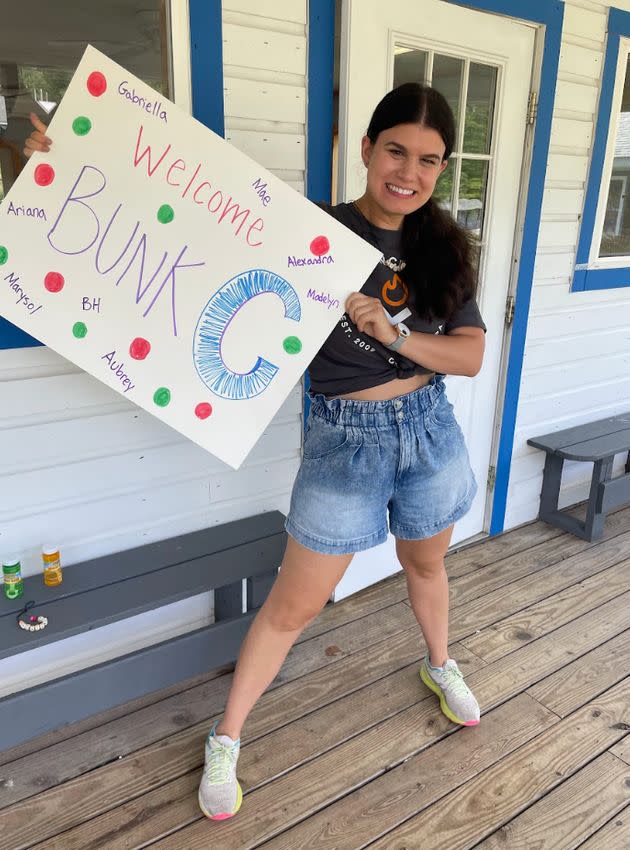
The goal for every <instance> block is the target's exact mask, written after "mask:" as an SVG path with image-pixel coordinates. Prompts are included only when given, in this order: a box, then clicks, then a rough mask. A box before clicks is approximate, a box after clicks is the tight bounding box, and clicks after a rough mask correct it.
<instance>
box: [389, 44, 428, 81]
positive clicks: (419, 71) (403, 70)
mask: <svg viewBox="0 0 630 850" xmlns="http://www.w3.org/2000/svg"><path fill="white" fill-rule="evenodd" d="M427 58H428V53H427V52H426V50H414V49H413V48H412V47H401V46H399V45H396V48H395V50H394V88H396V86H401V85H402V84H403V83H420V84H421V85H424V84H425V83H426V80H427Z"/></svg>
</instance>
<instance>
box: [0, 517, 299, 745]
mask: <svg viewBox="0 0 630 850" xmlns="http://www.w3.org/2000/svg"><path fill="white" fill-rule="evenodd" d="M285 542H286V532H285V530H284V516H283V515H282V514H281V513H279V512H278V511H274V512H270V513H267V514H261V515H259V516H254V517H249V518H247V519H243V520H238V521H236V522H230V523H226V524H225V525H220V526H215V527H214V528H209V529H205V530H202V531H195V532H192V533H190V534H183V535H181V536H179V537H173V538H171V539H169V540H163V541H160V542H158V543H149V544H146V545H144V546H139V547H138V548H135V549H130V550H128V551H125V552H119V553H117V554H114V555H107V556H105V557H101V558H95V559H93V560H90V561H85V562H84V563H82V564H76V565H73V566H70V567H65V568H64V571H63V583H62V584H61V585H59V586H58V587H54V588H51V587H46V586H45V585H44V583H43V580H42V577H41V575H38V576H33V577H29V578H27V579H25V582H24V584H25V590H24V596H23V597H22V598H21V599H18V600H13V601H9V600H7V599H5V598H4V596H3V595H2V597H1V598H0V658H7V657H9V656H15V655H18V654H19V653H22V652H25V651H27V650H31V649H35V648H36V647H40V646H44V645H46V644H50V643H52V642H53V641H59V640H62V639H64V638H68V637H72V636H73V635H77V634H80V633H82V632H86V631H90V630H92V629H96V628H99V627H100V626H104V625H107V624H109V623H114V622H116V621H119V620H123V619H126V618H127V617H132V616H135V615H136V614H141V613H143V612H146V611H149V610H152V609H155V608H160V607H161V606H163V605H168V604H170V603H172V602H177V601H179V600H181V599H185V598H187V597H190V596H194V595H196V594H199V593H203V592H205V591H208V590H214V591H215V594H214V609H215V623H214V624H213V625H210V626H207V627H205V628H201V629H195V630H194V631H191V632H187V633H186V634H182V635H179V636H178V637H175V638H172V639H170V640H167V641H163V642H161V643H157V644H154V645H152V646H148V647H145V648H144V649H140V650H137V651H135V652H131V653H129V654H127V655H123V656H122V657H118V658H113V659H111V660H110V661H105V662H103V663H101V664H97V665H95V666H92V667H88V668H87V669H84V670H80V671H78V672H76V673H72V674H70V675H67V676H62V677H59V678H57V679H53V680H52V681H49V682H45V683H43V684H41V685H37V686H35V687H33V688H30V689H28V690H22V691H19V692H18V693H15V694H10V695H8V696H5V697H4V698H2V699H0V750H4V749H8V748H9V747H13V746H15V745H17V744H19V743H21V742H23V741H25V740H28V739H29V738H32V737H34V736H36V735H39V734H41V733H43V732H47V731H50V730H52V729H57V728H59V727H60V726H63V725H65V724H67V723H72V722H74V721H76V720H81V719H83V718H85V717H88V716H89V715H91V714H94V713H96V712H100V711H103V710H105V709H107V708H111V707H113V706H115V705H120V704H121V703H124V702H128V701H129V700H132V699H135V698H137V697H140V696H144V695H145V694H148V693H151V692H152V691H157V690H159V689H161V688H165V687H168V686H170V685H173V684H175V683H176V682H179V681H182V680H184V679H188V678H190V677H193V676H197V675H200V674H201V673H204V672H206V671H207V670H211V669H213V668H215V667H219V666H222V665H224V664H227V663H231V662H233V661H234V660H235V659H236V657H237V655H238V650H239V647H240V644H241V641H242V639H243V637H244V635H245V633H246V631H247V628H248V627H249V624H250V622H251V620H252V619H253V617H254V615H255V613H256V610H257V609H258V608H259V607H260V606H261V605H262V603H263V601H264V599H265V597H266V596H267V593H268V592H269V590H270V588H271V585H272V584H273V581H274V578H275V575H276V573H277V570H278V567H279V565H280V562H281V560H282V555H283V552H284V547H285ZM243 580H246V594H245V596H246V601H245V606H243ZM30 600H34V601H35V603H36V606H35V608H33V611H34V612H37V613H38V614H43V615H45V616H46V617H47V618H48V626H47V627H46V629H44V630H43V631H38V632H26V631H24V630H23V629H20V628H19V627H18V625H17V620H16V618H17V615H18V614H19V612H20V611H21V610H22V609H23V608H24V606H25V604H26V602H28V601H30ZM243 607H245V612H243ZM29 613H30V612H29Z"/></svg>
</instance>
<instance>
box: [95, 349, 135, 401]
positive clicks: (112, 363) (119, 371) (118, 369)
mask: <svg viewBox="0 0 630 850" xmlns="http://www.w3.org/2000/svg"><path fill="white" fill-rule="evenodd" d="M115 356H116V349H114V350H113V351H108V352H107V354H103V356H102V357H101V360H107V362H108V363H109V368H110V369H111V370H112V372H113V373H114V374H115V375H116V377H117V378H118V379H119V380H120V382H121V383H122V385H123V387H124V390H123V392H124V393H126V392H129V390H132V389H133V388H134V387H135V384H132V383H131V378H130V377H129V375H127V374H126V373H125V371H124V369H125V364H124V363H123V362H122V361H120V360H114V357H115Z"/></svg>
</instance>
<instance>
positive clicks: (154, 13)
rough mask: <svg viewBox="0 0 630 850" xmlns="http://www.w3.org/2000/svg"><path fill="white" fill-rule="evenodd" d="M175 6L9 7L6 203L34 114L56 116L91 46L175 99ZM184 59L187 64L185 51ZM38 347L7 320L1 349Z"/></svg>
mask: <svg viewBox="0 0 630 850" xmlns="http://www.w3.org/2000/svg"><path fill="white" fill-rule="evenodd" d="M170 6H171V0H111V2H109V3H96V4H91V3H85V2H83V0H56V2H50V0H32V2H30V3H3V4H2V11H0V200H2V198H3V197H4V195H5V194H6V193H7V192H8V191H9V189H10V188H11V186H12V185H13V183H14V182H15V180H16V178H17V177H18V175H19V173H20V171H21V170H22V168H23V167H24V163H25V159H24V157H23V155H22V149H23V147H24V140H25V139H26V138H27V136H28V135H29V134H30V132H31V130H32V127H31V124H30V121H29V113H30V112H35V113H36V114H37V115H38V116H39V117H40V118H41V119H42V120H43V121H44V122H45V123H48V122H49V121H50V120H51V118H52V115H53V114H54V110H55V108H56V106H57V104H58V103H59V101H60V100H61V98H62V97H63V94H64V92H65V90H66V88H67V86H68V83H69V82H70V80H71V78H72V75H73V73H74V70H75V68H76V66H77V65H78V63H79V60H80V59H81V56H82V55H83V51H84V50H85V47H86V45H87V44H88V43H90V44H93V45H94V47H96V48H98V49H99V50H101V51H102V52H103V53H106V54H107V55H108V56H109V57H110V58H111V59H113V60H114V61H116V62H119V63H120V64H121V65H124V66H125V67H126V68H128V69H129V70H130V71H131V72H132V73H134V74H135V75H136V76H138V77H140V78H141V79H142V80H144V81H145V82H146V83H148V84H149V85H150V86H152V87H153V88H155V89H157V90H158V91H159V92H160V93H161V94H163V95H165V96H166V97H169V98H170V99H173V98H172V92H173V83H172V74H171V67H170V66H171V54H172V50H171V36H170V28H171V23H172V24H173V25H174V26H176V27H177V28H178V31H181V30H182V26H181V20H180V17H179V15H174V20H173V21H171V14H170ZM180 40H183V39H182V33H181V32H180ZM186 41H187V39H186ZM180 52H181V51H180ZM177 61H178V63H179V64H181V57H180V55H179V54H177ZM179 64H178V65H177V67H176V69H175V70H177V69H178V68H179ZM180 79H181V73H180ZM37 344H38V343H37V341H36V340H34V339H32V338H31V337H29V336H28V335H27V334H25V333H23V332H22V331H21V330H19V329H17V328H14V327H13V326H12V325H10V324H9V323H8V322H6V321H5V320H4V319H0V349H3V348H8V347H10V348H14V347H22V346H29V345H37Z"/></svg>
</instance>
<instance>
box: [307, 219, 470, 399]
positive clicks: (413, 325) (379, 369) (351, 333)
mask: <svg viewBox="0 0 630 850" xmlns="http://www.w3.org/2000/svg"><path fill="white" fill-rule="evenodd" d="M318 206H321V207H322V209H324V210H326V212H328V213H330V215H332V216H333V217H334V218H336V219H337V221H339V222H341V224H345V225H346V227H348V228H350V230H352V231H354V232H355V233H357V234H358V235H359V236H361V237H363V238H364V239H365V240H366V241H367V242H370V243H371V244H372V245H374V246H375V247H377V248H378V249H379V250H380V251H382V252H383V257H382V259H381V261H380V263H379V264H378V265H377V266H376V268H375V269H374V271H373V272H372V274H371V275H370V276H369V278H368V279H367V280H366V282H365V283H364V284H363V286H362V287H361V292H363V293H364V294H365V295H369V296H371V297H372V298H380V299H381V302H382V303H383V306H384V307H385V309H386V310H387V312H388V313H389V314H390V315H391V316H392V317H394V316H396V315H397V314H398V313H400V312H401V311H402V310H404V309H405V307H409V309H411V310H412V315H411V316H410V317H409V318H405V320H404V322H405V324H406V325H407V327H408V328H409V329H410V330H412V331H420V332H421V333H429V334H446V333H449V331H452V330H454V329H455V328H462V327H475V328H483V330H484V331H485V330H486V326H485V325H484V323H483V319H482V318H481V314H480V313H479V308H478V307H477V303H476V302H475V300H474V299H471V300H470V301H467V302H466V303H465V304H463V305H462V306H461V307H460V308H459V310H456V311H455V313H454V314H453V315H452V316H451V317H450V319H447V320H445V319H434V320H433V321H431V322H428V321H426V320H425V319H422V318H420V316H418V315H417V313H415V312H413V308H412V305H411V304H409V303H408V300H409V292H408V289H407V285H406V284H405V283H404V281H403V280H402V279H401V276H400V275H399V273H402V271H403V269H404V267H405V262H404V259H403V258H401V256H400V255H401V240H402V233H401V231H400V230H385V229H383V228H381V227H374V225H372V224H370V222H368V221H367V219H366V218H365V217H364V216H363V215H362V214H361V213H360V212H359V210H358V209H357V208H356V207H355V206H354V204H337V206H334V207H333V206H330V205H328V204H319V205H318ZM426 374H432V371H431V370H430V369H425V368H424V367H423V366H420V365H418V364H417V363H414V362H413V361H412V360H408V359H407V358H406V357H403V356H402V355H401V354H399V353H397V352H394V351H390V350H389V349H388V348H385V346H384V345H381V343H380V342H378V341H377V340H375V339H374V338H373V337H371V336H368V335H367V334H362V333H359V331H357V329H356V326H355V325H354V324H353V323H352V322H351V321H350V318H349V317H348V315H347V314H345V313H344V315H343V316H342V317H341V319H340V321H339V322H338V323H337V324H336V325H335V327H334V329H333V331H332V333H331V334H330V336H329V337H328V339H327V340H326V342H325V343H324V345H323V346H322V347H321V349H320V350H319V352H318V353H317V355H316V356H315V358H314V359H313V361H312V362H311V364H310V366H309V377H310V381H311V392H314V393H323V394H324V395H327V396H332V395H345V394H346V393H352V392H357V391H358V390H364V389H367V388H368V387H376V386H379V385H380V384H385V383H387V381H391V380H393V379H394V378H403V379H404V378H411V377H412V376H413V375H426Z"/></svg>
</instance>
